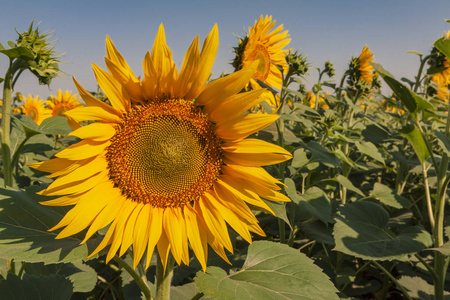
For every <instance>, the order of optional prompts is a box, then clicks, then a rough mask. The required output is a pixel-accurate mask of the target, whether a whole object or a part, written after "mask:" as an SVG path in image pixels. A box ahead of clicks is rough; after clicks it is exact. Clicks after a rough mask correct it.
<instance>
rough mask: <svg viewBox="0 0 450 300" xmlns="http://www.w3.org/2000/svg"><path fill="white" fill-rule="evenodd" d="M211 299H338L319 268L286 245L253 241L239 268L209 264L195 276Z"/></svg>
mask: <svg viewBox="0 0 450 300" xmlns="http://www.w3.org/2000/svg"><path fill="white" fill-rule="evenodd" d="M195 282H196V284H197V286H198V287H199V289H200V290H201V291H202V292H203V293H205V295H207V296H208V297H211V299H213V300H214V299H237V298H249V299H250V298H254V299H339V298H338V296H337V294H336V292H337V290H336V289H335V287H334V286H333V284H332V283H331V282H330V281H329V279H328V278H327V276H326V275H325V274H323V273H322V271H321V270H320V268H319V267H317V266H316V265H314V264H313V262H312V261H311V260H310V259H309V258H308V257H307V256H306V255H304V254H302V253H299V252H298V251H296V250H295V249H292V248H290V247H288V246H286V245H280V244H278V243H272V242H267V241H266V242H255V243H254V244H253V245H251V246H249V250H248V254H247V259H246V260H245V263H244V265H243V266H242V268H241V269H239V270H237V271H236V272H233V273H230V274H227V273H226V272H225V271H223V270H222V269H220V268H217V267H209V268H208V269H207V270H206V272H205V273H203V272H199V273H197V276H196V278H195Z"/></svg>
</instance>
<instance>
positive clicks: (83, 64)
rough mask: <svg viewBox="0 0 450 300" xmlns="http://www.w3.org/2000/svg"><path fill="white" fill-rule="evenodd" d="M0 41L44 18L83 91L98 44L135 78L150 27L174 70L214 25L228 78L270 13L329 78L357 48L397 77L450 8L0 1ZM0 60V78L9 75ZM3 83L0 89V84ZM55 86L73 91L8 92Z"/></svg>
mask: <svg viewBox="0 0 450 300" xmlns="http://www.w3.org/2000/svg"><path fill="white" fill-rule="evenodd" d="M2 2H5V3H2V4H1V10H0V42H1V43H3V44H4V45H6V41H8V40H15V39H16V38H17V34H16V33H15V31H14V28H16V29H17V31H19V32H22V31H24V30H26V29H27V28H28V25H29V23H30V22H31V20H32V19H35V20H36V21H42V22H41V24H40V28H41V29H42V30H47V29H53V30H54V31H55V38H57V39H58V41H57V46H56V48H57V49H58V50H60V51H65V52H66V54H65V56H64V57H63V59H62V60H63V61H65V62H67V63H66V64H62V65H61V66H60V68H61V69H62V71H64V72H66V73H68V74H70V75H73V76H75V77H76V79H77V80H78V81H79V82H80V83H81V84H82V85H83V86H84V87H85V88H86V89H88V90H95V89H96V82H95V77H94V75H93V72H92V68H91V63H92V62H93V63H96V64H98V65H99V66H101V67H104V60H103V57H104V56H105V37H106V35H109V37H110V38H111V39H112V40H113V42H114V43H115V45H116V47H117V48H118V49H119V51H120V52H121V53H122V55H123V56H124V57H125V59H126V60H127V61H128V63H129V65H130V66H131V67H132V68H133V70H134V71H135V74H137V75H140V74H142V60H143V58H144V55H145V53H146V52H147V50H151V48H152V45H153V40H154V38H155V35H156V32H157V30H158V26H159V24H160V23H163V24H164V28H165V30H166V39H167V43H168V46H169V47H170V48H171V50H172V52H173V55H174V56H173V58H174V61H175V63H177V64H178V65H181V62H182V59H183V57H184V53H185V51H186V50H187V48H188V47H189V45H190V43H191V42H192V40H193V39H194V37H195V36H196V35H199V37H200V40H201V41H203V39H204V38H205V37H206V35H207V34H208V33H209V31H210V30H211V28H212V27H213V25H214V24H215V23H217V24H218V26H219V37H220V44H219V51H218V53H217V57H216V61H215V64H214V67H213V70H212V72H213V78H215V77H217V76H219V75H220V74H221V73H222V72H232V71H233V69H232V67H231V65H229V62H230V61H232V60H233V58H234V57H233V53H232V47H233V46H236V44H237V38H236V37H235V35H241V36H243V35H244V34H245V33H246V32H247V31H248V27H249V26H252V25H253V24H254V22H255V19H257V18H259V16H260V15H262V14H264V15H266V14H268V15H272V16H273V18H274V19H276V20H277V24H284V28H285V29H287V30H289V33H290V34H291V38H292V41H291V44H290V48H293V49H294V50H297V49H298V50H299V52H301V53H303V54H305V55H306V56H307V57H308V62H309V63H310V64H312V65H313V66H317V67H321V68H323V64H324V62H325V61H326V60H330V61H332V62H333V63H334V64H335V66H336V70H337V72H336V73H337V76H336V78H335V80H336V81H339V79H340V76H341V75H342V73H343V72H344V71H345V69H346V68H347V66H348V62H349V60H350V58H351V57H353V56H358V55H359V53H360V52H361V50H362V48H363V47H364V45H365V44H367V45H368V46H369V47H370V49H371V50H372V51H373V53H374V57H375V60H376V62H379V63H381V64H382V65H383V66H384V68H385V69H387V70H389V71H390V72H391V73H393V74H394V75H395V76H396V77H397V78H400V77H407V78H410V79H413V77H414V76H415V74H416V72H417V68H418V65H419V61H418V58H417V56H415V55H412V54H407V53H406V51H409V50H416V51H419V52H421V53H424V54H428V53H429V51H430V49H431V47H432V44H433V42H434V41H435V40H436V39H438V38H440V37H441V36H442V34H443V33H444V31H447V30H450V24H449V23H446V22H444V20H443V19H450V1H445V0H441V1H421V0H396V1H387V0H378V1H372V0H370V1H369V0H359V1H356V0H347V1H338V0H316V1H312V0H296V1H294V0H291V1H287V0H286V1H258V0H253V1H245V0H241V1H235V0H229V1H216V0H209V1H200V0H191V1H170V0H169V1H152V0H147V1H132V0H128V1H113V0H109V1H105V0H91V1H85V0H79V1H46V0H41V1H35V0H14V1H2ZM7 63H8V61H7V58H6V56H0V77H3V76H4V73H5V72H6V68H7ZM316 75H317V72H316V71H315V70H311V76H310V77H307V80H308V82H307V83H306V84H307V86H311V85H312V84H314V81H315V79H316V77H317V76H316ZM0 86H1V85H0ZM58 89H63V90H66V89H69V90H72V91H75V90H76V89H75V86H74V84H73V82H72V79H71V77H70V76H63V77H62V78H57V79H55V80H53V82H52V84H51V85H50V89H49V88H48V87H47V86H38V84H37V80H36V79H35V78H34V77H33V76H32V75H30V74H28V73H27V74H25V73H24V74H23V75H22V77H21V78H20V79H19V81H18V83H17V84H16V91H19V92H21V93H23V94H29V93H31V94H33V95H39V96H41V97H42V98H46V97H47V96H48V95H50V94H56V91H57V90H58Z"/></svg>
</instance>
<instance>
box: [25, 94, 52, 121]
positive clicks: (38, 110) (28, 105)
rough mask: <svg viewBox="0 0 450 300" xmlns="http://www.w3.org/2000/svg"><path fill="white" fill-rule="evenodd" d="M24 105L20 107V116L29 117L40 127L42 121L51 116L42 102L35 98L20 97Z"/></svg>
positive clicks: (29, 96)
mask: <svg viewBox="0 0 450 300" xmlns="http://www.w3.org/2000/svg"><path fill="white" fill-rule="evenodd" d="M20 97H21V98H22V101H23V102H24V104H23V105H22V106H21V107H20V108H21V110H22V114H24V115H27V116H29V117H30V118H31V119H33V121H34V122H35V123H36V124H38V125H40V124H41V123H42V121H44V120H45V119H47V118H49V117H51V116H52V113H51V111H50V110H49V109H48V108H46V107H45V102H44V100H42V99H40V98H39V96H36V97H35V98H34V99H33V96H31V95H28V98H25V97H24V96H22V95H20Z"/></svg>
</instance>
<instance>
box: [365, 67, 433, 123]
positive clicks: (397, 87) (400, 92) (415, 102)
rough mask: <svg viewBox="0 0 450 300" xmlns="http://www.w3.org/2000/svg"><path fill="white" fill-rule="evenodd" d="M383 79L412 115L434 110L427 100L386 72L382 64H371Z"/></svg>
mask: <svg viewBox="0 0 450 300" xmlns="http://www.w3.org/2000/svg"><path fill="white" fill-rule="evenodd" d="M370 64H371V65H372V67H373V68H374V69H375V71H377V72H378V73H379V74H380V75H381V77H382V78H383V79H384V81H386V83H387V84H388V85H389V87H390V88H391V89H392V91H393V92H394V93H395V95H396V96H397V97H398V98H399V99H400V101H401V102H402V104H403V105H404V106H405V107H406V109H407V110H408V111H409V112H410V113H411V114H416V113H417V112H418V111H421V110H424V109H430V110H434V106H433V105H432V104H430V103H429V102H428V101H427V100H425V99H424V98H422V97H421V96H419V95H417V94H416V93H414V92H413V91H411V90H410V89H409V88H408V87H407V86H405V85H404V84H402V83H401V82H399V81H398V80H396V79H395V78H394V76H393V75H392V74H391V73H389V72H388V71H387V70H385V69H384V68H383V67H382V66H381V65H380V64H377V63H370Z"/></svg>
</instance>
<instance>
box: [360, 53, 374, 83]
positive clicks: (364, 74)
mask: <svg viewBox="0 0 450 300" xmlns="http://www.w3.org/2000/svg"><path fill="white" fill-rule="evenodd" d="M373 61H374V60H373V53H372V52H371V51H370V49H369V47H367V45H365V46H364V48H363V49H362V51H361V54H360V55H359V57H358V69H359V72H360V79H361V80H363V81H364V82H366V83H368V84H372V81H373V76H374V75H373V70H374V69H373V67H372V66H371V65H370V63H371V62H373Z"/></svg>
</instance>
